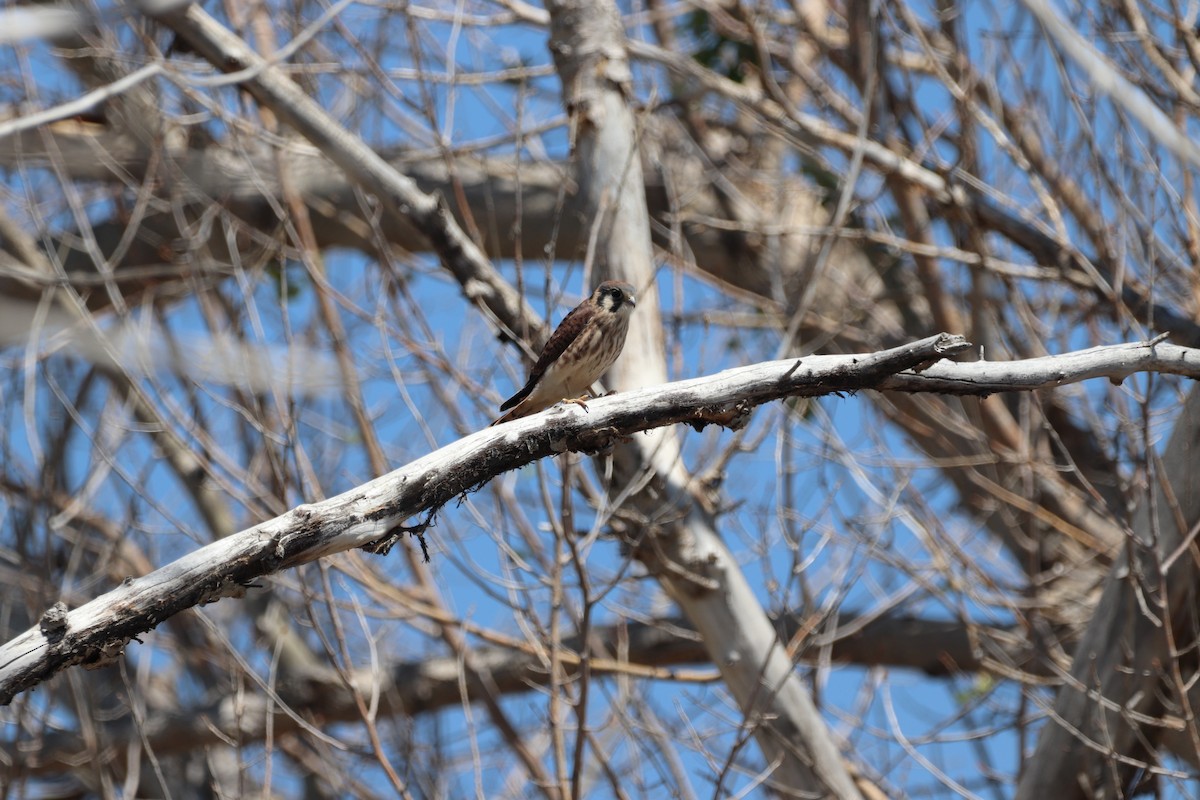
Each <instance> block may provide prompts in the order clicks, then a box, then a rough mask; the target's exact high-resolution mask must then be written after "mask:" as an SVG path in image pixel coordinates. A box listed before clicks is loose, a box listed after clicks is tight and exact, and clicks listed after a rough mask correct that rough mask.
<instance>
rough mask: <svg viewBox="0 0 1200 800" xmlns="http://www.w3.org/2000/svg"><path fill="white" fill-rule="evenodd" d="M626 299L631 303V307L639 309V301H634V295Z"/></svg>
mask: <svg viewBox="0 0 1200 800" xmlns="http://www.w3.org/2000/svg"><path fill="white" fill-rule="evenodd" d="M626 299H627V300H628V301H629V305H631V306H633V307H634V308H637V300H635V299H633V295H629V297H628V298H626Z"/></svg>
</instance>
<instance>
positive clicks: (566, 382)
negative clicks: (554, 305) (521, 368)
mask: <svg viewBox="0 0 1200 800" xmlns="http://www.w3.org/2000/svg"><path fill="white" fill-rule="evenodd" d="M635 306H637V301H636V300H635V299H634V296H633V287H632V286H630V285H629V284H628V283H625V282H624V281H605V282H604V283H602V284H600V285H599V286H597V287H596V291H594V292H592V296H591V297H589V298H588V299H587V300H584V301H583V302H582V303H580V304H579V305H577V306H575V308H574V309H572V310H571V313H570V314H567V316H566V317H565V318H563V321H562V322H560V323H559V324H558V328H556V329H555V331H554V333H553V334H552V335H551V336H550V339H549V340H548V341H547V342H546V346H545V347H543V348H542V354H541V355H540V356H538V360H537V363H536V364H534V365H533V370H532V371H530V373H529V380H528V381H526V382H525V388H523V389H522V390H521V391H519V392H517V393H516V394H514V395H513V396H512V397H510V398H508V399H507V400H505V401H504V404H503V405H502V406H500V410H501V411H508V410H509V409H512V410H511V411H508V413H507V414H505V415H504V416H502V417H500V419H498V420H496V421H495V422H493V423H492V424H493V425H499V424H500V423H501V422H508V421H510V420H514V419H519V418H521V417H527V416H529V415H530V414H536V413H537V412H539V411H541V410H543V409H546V408H549V407H550V406H552V405H554V404H555V403H557V402H559V401H560V400H566V401H568V402H579V403H582V400H581V399H578V400H577V399H576V398H578V397H579V395H581V394H582V393H584V392H586V391H588V389H589V388H590V387H591V385H592V384H593V383H595V382H596V380H597V379H598V378H599V377H600V376H601V375H603V374H604V371H605V370H606V369H608V368H609V366H611V365H612V363H613V362H614V361H616V360H617V356H619V355H621V349H622V348H623V347H625V334H626V333H628V331H629V315H630V314H631V313H632V312H633V309H634V307H635Z"/></svg>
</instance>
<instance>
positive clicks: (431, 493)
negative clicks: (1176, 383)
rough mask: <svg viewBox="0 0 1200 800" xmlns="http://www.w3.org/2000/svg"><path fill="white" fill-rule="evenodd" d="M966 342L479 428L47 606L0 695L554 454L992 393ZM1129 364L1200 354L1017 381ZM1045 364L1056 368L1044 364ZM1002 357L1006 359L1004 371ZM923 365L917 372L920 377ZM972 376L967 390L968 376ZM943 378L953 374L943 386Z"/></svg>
mask: <svg viewBox="0 0 1200 800" xmlns="http://www.w3.org/2000/svg"><path fill="white" fill-rule="evenodd" d="M965 347H967V344H966V343H965V342H964V341H963V340H962V339H961V338H960V337H955V336H950V335H948V334H941V335H938V336H933V337H930V338H928V339H923V340H921V341H919V342H915V343H913V344H909V345H904V346H902V347H898V348H893V349H891V350H885V351H881V352H878V353H871V354H864V355H857V356H812V357H809V358H805V359H789V360H786V361H773V362H766V363H762V364H755V365H752V366H748V367H740V368H738V369H732V370H727V371H725V372H720V373H717V374H716V375H711V376H708V377H704V378H694V379H691V380H686V381H678V382H675V383H670V384H666V385H664V386H658V387H653V388H647V389H641V390H638V391H631V392H625V393H622V394H619V395H616V396H613V397H609V398H603V399H600V400H596V401H594V402H592V403H591V404H590V405H589V408H588V410H587V411H582V410H578V409H575V408H574V407H566V408H557V407H556V408H554V409H550V410H548V411H545V412H543V413H541V414H537V415H535V416H532V417H528V418H526V419H522V420H518V421H515V422H513V423H510V424H508V425H504V426H500V427H497V428H488V429H485V430H483V431H480V432H478V433H475V434H472V435H471V436H468V437H466V438H464V439H461V440H459V441H457V442H455V443H453V444H451V445H448V446H446V447H443V448H441V449H440V450H437V451H435V452H433V453H430V454H429V455H427V456H425V457H424V458H421V459H418V460H417V461H414V462H412V463H410V464H408V465H406V466H404V467H401V468H400V469H398V470H395V471H394V472H391V473H389V474H387V475H384V476H382V477H380V478H376V479H375V480H373V481H370V482H368V483H365V484H363V485H361V486H358V487H356V488H354V489H352V490H350V491H348V492H345V493H343V494H341V495H338V496H337V497H334V498H331V499H329V500H326V501H324V502H321V503H315V504H312V505H304V506H299V507H297V508H294V509H292V510H291V511H289V512H288V513H286V514H284V515H282V516H279V517H276V518H274V519H272V520H268V521H267V522H264V523H262V524H260V525H256V526H254V527H253V528H249V529H247V530H245V531H242V532H241V533H238V534H235V535H233V536H230V537H227V538H226V539H224V540H221V541H219V542H214V543H213V544H211V545H208V546H206V547H204V548H201V549H200V550H197V551H195V552H194V553H192V554H190V555H188V556H185V557H184V558H181V559H179V560H177V561H175V562H172V563H171V564H168V565H166V566H164V567H162V568H160V569H158V570H156V571H154V572H152V573H150V574H149V575H146V576H144V577H141V578H136V579H131V580H128V581H126V582H125V583H123V584H122V585H121V586H119V587H117V588H116V589H113V590H112V591H111V592H108V593H107V594H104V595H102V596H101V597H98V598H97V599H95V600H93V601H91V602H90V603H87V604H85V605H83V606H81V607H79V608H77V609H74V610H70V611H68V610H65V609H58V610H55V609H52V610H51V611H50V612H48V613H47V614H46V616H45V617H44V618H43V619H42V621H41V624H40V625H39V626H38V627H36V628H32V629H30V630H28V631H26V632H25V633H23V634H21V635H20V636H18V637H16V638H15V639H13V640H11V641H10V642H8V643H7V644H5V645H4V646H3V647H0V702H2V703H5V704H7V703H9V702H11V701H12V699H13V697H14V696H15V695H16V694H17V693H18V692H21V691H23V690H25V689H28V688H30V687H32V686H35V685H37V684H38V683H41V682H42V681H44V680H46V679H47V678H49V677H51V676H52V675H54V674H56V673H58V672H60V671H62V670H63V669H65V668H66V667H68V666H71V665H74V664H83V665H85V666H99V665H102V664H104V663H107V662H108V661H110V660H112V659H114V658H115V657H117V656H118V655H119V654H120V653H121V652H122V650H123V649H124V647H125V645H126V644H127V643H128V642H129V641H130V640H131V639H133V638H134V637H136V636H137V635H138V634H140V633H142V632H145V631H147V630H150V629H152V628H154V627H155V626H156V625H158V624H159V623H160V622H162V621H163V620H165V619H168V618H169V617H171V616H173V615H174V614H177V613H179V612H180V611H183V610H185V609H187V608H191V607H193V606H196V605H201V604H204V603H209V602H213V601H215V600H217V599H220V598H221V597H227V596H237V595H240V594H242V593H243V592H244V590H245V587H246V586H247V585H249V584H251V583H253V582H254V581H255V580H256V579H258V578H260V577H262V576H264V575H269V574H272V573H274V572H278V571H280V570H282V569H287V568H288V567H294V566H297V565H299V564H304V563H308V562H310V561H313V560H315V559H318V558H320V557H322V556H326V555H330V554H332V553H337V552H342V551H345V550H350V549H352V548H356V547H365V546H369V545H376V544H378V543H379V542H380V541H381V540H384V541H390V540H391V537H394V536H397V535H400V534H399V533H397V526H399V525H401V524H402V523H404V522H405V521H407V520H410V519H412V518H414V517H418V518H420V522H419V523H418V524H417V525H415V526H413V527H412V528H409V529H399V530H400V531H401V532H403V531H404V530H416V531H421V530H424V529H425V528H426V527H427V526H428V525H429V524H430V523H431V522H432V517H433V515H434V514H435V513H436V512H437V511H438V510H439V509H440V508H441V507H442V506H444V505H445V504H446V503H447V502H449V501H451V500H453V499H454V498H455V497H459V496H461V495H462V494H464V493H467V492H469V491H471V490H473V489H475V488H477V487H478V486H480V485H481V484H483V483H485V482H486V481H488V480H490V479H491V478H494V477H496V476H497V475H499V474H501V473H503V472H505V471H508V470H511V469H516V468H517V467H520V466H522V465H524V464H528V463H530V462H532V461H534V460H536V459H538V458H544V457H546V456H550V455H554V454H557V453H562V452H568V451H578V452H594V451H597V450H600V449H603V448H605V447H608V446H610V445H611V444H612V443H613V442H614V441H616V440H618V439H620V438H623V437H627V436H629V435H631V434H634V433H637V432H639V431H644V430H650V429H653V428H659V427H662V426H665V425H669V424H673V423H677V422H688V423H690V424H693V425H700V424H707V423H717V424H726V425H736V424H739V423H741V422H744V421H745V419H746V417H747V415H748V414H749V413H750V411H751V409H753V408H754V407H755V406H757V405H760V404H762V403H766V402H769V401H771V400H775V399H779V398H781V397H788V396H818V395H827V394H836V393H844V392H855V391H861V390H864V389H893V390H899V391H906V392H919V391H925V390H932V391H938V392H941V391H945V390H946V388H947V387H950V388H952V389H953V390H954V391H957V392H960V393H963V394H970V393H972V392H974V393H978V394H990V393H993V392H996V391H998V390H999V389H998V383H997V380H996V375H997V370H996V369H995V367H996V366H997V365H995V364H989V363H981V362H972V363H964V364H955V365H951V364H948V363H944V362H943V363H939V364H933V365H932V366H928V365H930V364H931V362H936V361H938V359H941V358H942V357H943V356H944V355H945V354H949V353H955V352H960V351H961V350H963V349H964V348H965ZM1132 361H1136V362H1137V363H1138V366H1139V368H1140V369H1141V370H1145V371H1157V372H1170V373H1174V374H1182V375H1187V376H1188V377H1192V378H1196V377H1200V351H1197V350H1193V349H1188V348H1182V347H1177V346H1174V345H1167V344H1161V343H1160V344H1154V343H1145V344H1125V345H1116V346H1113V347H1109V348H1093V349H1091V350H1085V351H1081V352H1077V353H1067V354H1064V355H1061V356H1051V357H1047V358H1041V359H1032V360H1031V361H1030V362H1016V363H1030V364H1031V365H1032V368H1033V370H1034V371H1035V372H1036V373H1039V374H1041V375H1042V376H1043V378H1042V380H1041V382H1036V381H1031V380H1016V381H1015V382H1016V383H1018V384H1019V385H1018V386H1016V387H1014V388H1016V389H1020V390H1025V391H1029V390H1033V389H1044V388H1050V387H1052V386H1056V385H1061V384H1064V383H1070V382H1073V381H1079V380H1084V379H1087V378H1093V377H1100V376H1105V377H1108V378H1110V379H1114V380H1119V379H1120V378H1123V377H1125V376H1127V375H1129V374H1130V373H1131V370H1132V367H1131V363H1132ZM1051 364H1057V365H1058V368H1056V369H1052V370H1049V369H1047V367H1048V366H1049V365H1051ZM1012 370H1013V365H1005V371H1006V372H1008V373H1009V374H1010V375H1011V374H1013V373H1012ZM928 372H933V373H934V377H933V378H931V379H926V378H925V377H923V375H924V373H928ZM973 375H979V376H981V380H980V384H979V386H977V387H972V376H973ZM948 378H953V380H952V381H951V382H950V383H949V384H948V383H947V382H946V381H947V379H948Z"/></svg>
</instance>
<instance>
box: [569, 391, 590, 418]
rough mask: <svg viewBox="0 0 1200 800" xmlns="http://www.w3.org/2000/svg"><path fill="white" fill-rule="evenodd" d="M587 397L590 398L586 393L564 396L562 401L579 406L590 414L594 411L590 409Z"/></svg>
mask: <svg viewBox="0 0 1200 800" xmlns="http://www.w3.org/2000/svg"><path fill="white" fill-rule="evenodd" d="M587 399H588V398H587V396H586V395H585V396H584V397H564V398H563V399H562V402H563V403H570V404H571V405H573V406H579V407H580V408H582V409H583V410H584V412H586V413H588V414H590V413H592V412H590V411H588V407H587Z"/></svg>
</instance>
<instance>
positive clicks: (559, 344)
mask: <svg viewBox="0 0 1200 800" xmlns="http://www.w3.org/2000/svg"><path fill="white" fill-rule="evenodd" d="M594 313H596V309H595V307H594V306H593V305H592V304H591V303H589V302H587V301H586V300H585V301H584V302H583V303H581V304H579V305H577V306H575V308H573V309H571V313H570V314H567V316H565V317H563V321H562V322H560V323H558V327H557V328H555V330H554V333H552V334H551V335H550V338H549V339H547V340H546V346H545V347H543V348H542V354H541V355H540V356H538V360H537V362H536V363H534V365H533V369H532V370H530V372H529V380H527V381H526V382H525V388H523V389H521V391H519V392H517V393H516V394H514V395H513V396H512V397H510V398H508V399H507V400H505V401H504V404H503V405H502V406H500V410H501V411H505V410H507V409H510V408H512V407H513V406H515V405H516V404H517V403H519V402H521V401H522V400H524V399H525V398H526V397H528V396H529V393H530V392H532V391H533V388H534V387H535V386H537V383H538V381H540V380H541V379H542V375H544V374H546V369H547V368H548V367H549V366H550V365H551V364H553V363H554V362H555V361H557V360H558V357H559V356H561V355H562V354H563V353H565V352H566V351H567V348H568V347H570V346H571V342H573V341H575V339H576V338H577V337H578V336H579V334H580V333H581V332H582V331H583V329H584V327H585V326H586V325H587V323H588V320H589V319H591V317H592V314H594Z"/></svg>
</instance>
